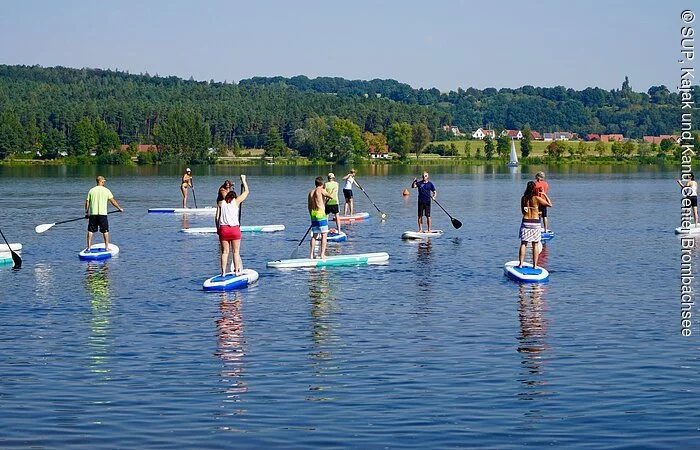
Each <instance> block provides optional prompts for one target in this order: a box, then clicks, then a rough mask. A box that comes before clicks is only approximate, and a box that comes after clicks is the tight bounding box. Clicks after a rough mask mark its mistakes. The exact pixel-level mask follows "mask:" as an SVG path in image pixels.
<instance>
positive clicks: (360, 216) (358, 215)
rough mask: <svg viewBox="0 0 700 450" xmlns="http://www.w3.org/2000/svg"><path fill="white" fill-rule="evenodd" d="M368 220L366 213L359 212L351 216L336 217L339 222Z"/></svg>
mask: <svg viewBox="0 0 700 450" xmlns="http://www.w3.org/2000/svg"><path fill="white" fill-rule="evenodd" d="M368 219H369V213H368V212H359V213H355V214H352V215H350V216H342V215H338V220H339V221H341V222H362V221H363V220H368Z"/></svg>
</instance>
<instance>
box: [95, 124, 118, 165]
mask: <svg viewBox="0 0 700 450" xmlns="http://www.w3.org/2000/svg"><path fill="white" fill-rule="evenodd" d="M95 131H96V133H97V147H96V153H97V155H98V156H99V155H104V154H107V153H110V152H112V151H117V150H119V149H120V148H121V142H119V135H118V134H117V132H116V131H114V130H112V129H111V128H109V127H108V126H107V124H106V123H105V122H104V121H103V120H100V119H98V120H96V121H95Z"/></svg>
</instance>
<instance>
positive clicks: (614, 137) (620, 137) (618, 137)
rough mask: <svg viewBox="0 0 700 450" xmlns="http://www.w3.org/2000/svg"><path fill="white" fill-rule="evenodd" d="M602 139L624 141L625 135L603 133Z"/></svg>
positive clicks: (605, 140) (604, 140)
mask: <svg viewBox="0 0 700 450" xmlns="http://www.w3.org/2000/svg"><path fill="white" fill-rule="evenodd" d="M600 140H601V141H602V142H624V141H625V137H624V136H623V135H621V134H601V135H600Z"/></svg>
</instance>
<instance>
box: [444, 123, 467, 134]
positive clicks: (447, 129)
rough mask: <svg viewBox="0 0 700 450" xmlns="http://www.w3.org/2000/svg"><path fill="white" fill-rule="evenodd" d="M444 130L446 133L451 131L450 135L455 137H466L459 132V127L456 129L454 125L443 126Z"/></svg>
mask: <svg viewBox="0 0 700 450" xmlns="http://www.w3.org/2000/svg"><path fill="white" fill-rule="evenodd" d="M442 129H443V130H444V131H449V132H450V133H452V134H453V135H455V136H464V133H462V132H461V131H459V127H456V126H454V125H443V126H442Z"/></svg>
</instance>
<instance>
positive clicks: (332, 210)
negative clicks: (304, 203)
mask: <svg viewBox="0 0 700 450" xmlns="http://www.w3.org/2000/svg"><path fill="white" fill-rule="evenodd" d="M326 191H327V192H328V193H329V194H331V198H329V199H326V215H327V216H328V219H329V220H330V217H331V216H330V214H333V218H334V220H335V227H336V229H337V230H338V233H340V218H339V217H338V213H339V211H340V210H339V209H338V182H337V181H335V174H334V173H333V172H330V173H329V174H328V182H327V183H326Z"/></svg>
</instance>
